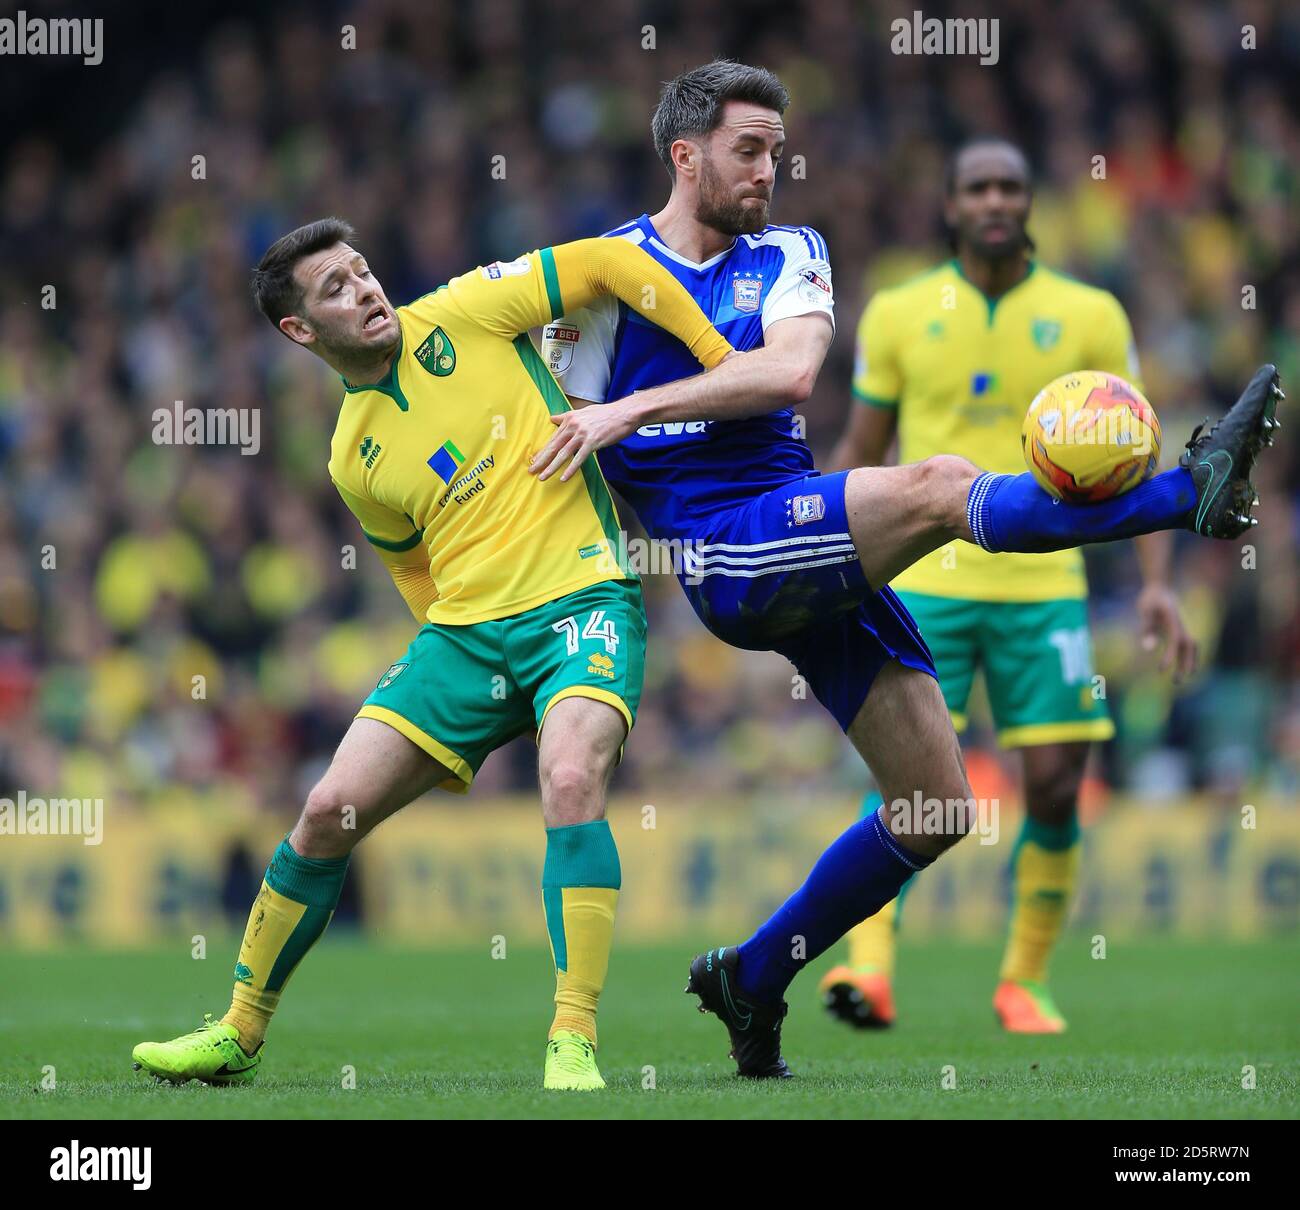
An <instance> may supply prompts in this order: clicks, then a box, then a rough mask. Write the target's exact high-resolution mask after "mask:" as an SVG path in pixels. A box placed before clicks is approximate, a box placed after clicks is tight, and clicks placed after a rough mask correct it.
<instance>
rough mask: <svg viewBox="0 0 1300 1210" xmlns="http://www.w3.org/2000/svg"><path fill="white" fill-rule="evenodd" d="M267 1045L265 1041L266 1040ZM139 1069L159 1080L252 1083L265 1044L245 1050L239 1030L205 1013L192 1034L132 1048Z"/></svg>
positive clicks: (133, 1057) (178, 1082)
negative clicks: (248, 1051)
mask: <svg viewBox="0 0 1300 1210" xmlns="http://www.w3.org/2000/svg"><path fill="white" fill-rule="evenodd" d="M263 1045H264V1044H263ZM131 1060H132V1064H133V1066H134V1067H135V1069H136V1071H147V1072H148V1073H149V1074H150V1075H151V1076H153V1078H154V1079H155V1080H159V1081H161V1080H170V1081H171V1082H172V1083H173V1084H184V1083H185V1082H186V1081H187V1080H201V1081H202V1082H203V1083H204V1084H250V1083H252V1081H253V1078H254V1077H255V1076H256V1075H257V1069H258V1067H259V1066H260V1065H261V1062H262V1046H258V1048H257V1049H256V1050H255V1051H254V1052H253V1053H252V1054H251V1055H249V1054H245V1053H244V1051H243V1049H242V1048H241V1047H240V1045H239V1030H237V1029H236V1028H235V1027H234V1026H233V1025H227V1024H226V1023H225V1022H224V1021H214V1020H213V1019H212V1014H211V1013H204V1015H203V1024H202V1025H200V1026H199V1028H198V1029H196V1030H195V1031H194V1032H193V1033H192V1034H182V1035H181V1037H179V1038H173V1039H172V1040H171V1041H170V1042H141V1043H140V1044H139V1045H138V1046H137V1047H136V1048H135V1049H134V1050H133V1051H132V1052H131Z"/></svg>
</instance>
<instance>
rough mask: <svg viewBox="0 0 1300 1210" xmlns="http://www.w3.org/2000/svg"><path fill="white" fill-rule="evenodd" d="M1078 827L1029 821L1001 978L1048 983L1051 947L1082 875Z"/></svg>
mask: <svg viewBox="0 0 1300 1210" xmlns="http://www.w3.org/2000/svg"><path fill="white" fill-rule="evenodd" d="M1078 835H1079V832H1078V826H1077V824H1069V825H1065V826H1062V827H1050V826H1048V825H1044V824H1040V823H1038V822H1037V821H1036V820H1033V819H1026V820H1025V826H1024V829H1023V830H1022V832H1021V835H1020V840H1019V842H1018V843H1017V845H1016V851H1015V855H1014V856H1013V858H1012V863H1013V886H1014V900H1013V903H1012V909H1011V928H1010V933H1009V935H1008V937H1007V948H1006V952H1005V954H1004V955H1003V958H1002V972H1001V978H1003V979H1015V980H1018V981H1022V982H1030V983H1045V982H1046V981H1047V965H1048V961H1049V959H1050V958H1051V954H1052V947H1053V946H1054V945H1055V944H1056V939H1057V937H1059V936H1060V933H1061V928H1062V926H1063V925H1064V924H1065V918H1066V916H1067V915H1068V913H1069V910H1070V903H1071V901H1072V899H1073V897H1074V886H1075V882H1076V881H1077V879H1078V873H1079V840H1078Z"/></svg>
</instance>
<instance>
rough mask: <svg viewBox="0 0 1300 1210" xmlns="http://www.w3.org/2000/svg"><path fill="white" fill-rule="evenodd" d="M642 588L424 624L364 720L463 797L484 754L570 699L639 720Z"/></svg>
mask: <svg viewBox="0 0 1300 1210" xmlns="http://www.w3.org/2000/svg"><path fill="white" fill-rule="evenodd" d="M645 640H646V618H645V606H644V604H643V602H642V599H641V585H640V584H639V583H637V582H636V581H630V580H606V581H604V582H602V583H600V584H593V585H592V586H591V587H589V588H584V589H581V590H580V591H578V592H573V593H569V594H568V595H567V596H563V597H559V598H557V599H556V600H554V601H550V602H548V603H547V604H545V605H539V606H537V607H536V608H535V609H529V610H527V611H526V612H524V613H520V614H515V615H514V616H513V617H509V618H500V619H498V620H496V621H492V622H476V623H473V624H471V625H468V626H445V625H437V624H435V623H427V624H426V625H425V626H423V627H422V628H421V630H420V632H419V634H417V635H416V636H415V639H414V640H413V641H412V643H411V645H410V647H408V648H407V651H406V654H405V655H404V656H402V658H401V659H400V660H399V661H398V662H397V663H396V664H394V665H393V666H392V667H391V668H389V670H388V671H387V672H385V673H384V675H383V676H382V677H381V678H380V680H379V684H378V685H376V686H375V690H374V692H373V693H372V694H371V695H370V696H369V697H368V698H366V700H365V704H364V705H363V706H362V707H361V709H360V710H359V711H357V717H358V718H373V719H377V720H378V721H379V722H381V723H387V724H388V725H389V726H390V727H393V728H395V729H396V730H398V731H400V732H401V733H402V734H403V735H405V736H406V738H407V739H409V740H410V741H411V742H412V743H415V744H418V745H419V746H420V747H421V748H423V749H424V750H425V751H426V752H427V753H429V755H430V756H432V757H434V758H435V759H436V760H438V761H441V762H442V763H443V764H444V765H446V766H447V768H448V769H450V770H451V771H452V773H453V774H454V775H455V776H454V777H453V778H449V779H447V780H446V781H444V782H443V783H442V785H441V786H440V788H441V789H443V790H449V791H451V792H452V793H456V794H464V793H465V792H466V791H467V790H468V789H469V787H470V783H471V782H473V780H474V775H475V774H476V773H477V772H478V770H479V766H481V765H482V764H483V762H484V761H485V760H486V759H487V757H488V754H489V753H490V752H492V751H494V750H495V749H497V748H499V747H501V746H502V745H503V744H505V743H507V742H508V741H509V740H512V739H514V738H515V736H517V735H522V734H524V733H525V732H527V731H530V730H532V731H536V732H537V733H540V732H541V729H542V724H543V723H544V722H545V720H546V714H547V711H549V710H550V709H551V707H552V706H554V705H555V703H556V702H559V701H563V700H564V699H565V698H566V697H586V698H593V699H594V700H596V701H598V702H608V703H609V705H611V706H613V707H614V709H615V710H617V711H618V712H619V713H620V714H621V715H622V716H623V720H624V721H625V722H626V723H627V726H628V729H629V730H630V729H631V727H632V723H633V721H634V720H635V718H636V708H637V705H638V703H639V702H640V700H641V684H642V681H643V679H644V676H645Z"/></svg>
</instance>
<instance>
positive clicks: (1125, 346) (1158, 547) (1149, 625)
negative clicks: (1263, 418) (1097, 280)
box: [1091, 294, 1197, 681]
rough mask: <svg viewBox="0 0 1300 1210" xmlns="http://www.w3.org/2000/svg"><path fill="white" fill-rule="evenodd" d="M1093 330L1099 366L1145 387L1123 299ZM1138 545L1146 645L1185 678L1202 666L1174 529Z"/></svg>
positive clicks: (1164, 667)
mask: <svg viewBox="0 0 1300 1210" xmlns="http://www.w3.org/2000/svg"><path fill="white" fill-rule="evenodd" d="M1093 331H1094V339H1095V342H1096V343H1095V346H1094V349H1093V353H1092V358H1091V360H1092V363H1093V366H1094V367H1095V368H1096V369H1099V370H1104V371H1105V372H1106V373H1108V374H1118V375H1119V376H1120V377H1121V378H1124V379H1126V380H1127V381H1129V382H1131V383H1132V384H1133V385H1134V386H1135V387H1137V388H1138V390H1141V389H1142V378H1141V372H1140V367H1139V366H1138V358H1137V344H1136V342H1135V341H1134V339H1133V328H1132V326H1131V325H1130V324H1129V321H1128V316H1127V315H1125V314H1124V308H1123V307H1122V306H1120V304H1119V300H1118V299H1116V298H1114V297H1113V296H1112V295H1109V294H1107V295H1106V296H1105V297H1104V300H1103V304H1102V309H1101V314H1100V316H1099V318H1098V321H1097V323H1096V325H1095V327H1094V329H1093ZM1133 549H1134V553H1135V554H1136V555H1137V561H1138V568H1139V570H1140V572H1141V575H1142V590H1141V592H1139V593H1138V599H1137V612H1138V623H1139V627H1140V630H1141V635H1142V647H1143V649H1144V650H1146V651H1156V650H1158V649H1160V648H1162V647H1163V652H1162V654H1161V658H1160V670H1161V671H1162V672H1167V671H1169V670H1170V669H1172V670H1173V674H1174V680H1175V681H1182V680H1184V679H1186V678H1187V677H1188V676H1190V675H1191V673H1192V672H1193V671H1194V670H1195V668H1196V658H1197V650H1196V640H1195V639H1193V638H1192V636H1191V635H1190V634H1189V633H1188V630H1187V627H1186V626H1185V625H1184V623H1183V618H1182V614H1181V613H1180V611H1179V608H1178V597H1177V595H1176V594H1175V593H1174V590H1173V587H1172V585H1171V584H1170V574H1169V569H1170V564H1171V561H1172V554H1173V534H1172V533H1170V532H1169V531H1167V530H1165V531H1161V532H1159V533H1154V534H1142V535H1140V536H1139V537H1137V538H1134V539H1133Z"/></svg>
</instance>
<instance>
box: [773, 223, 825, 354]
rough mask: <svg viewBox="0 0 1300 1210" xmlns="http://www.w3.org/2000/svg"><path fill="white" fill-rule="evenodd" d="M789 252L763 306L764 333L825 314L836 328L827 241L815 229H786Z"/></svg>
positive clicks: (784, 244) (783, 240) (787, 251)
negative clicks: (787, 321)
mask: <svg viewBox="0 0 1300 1210" xmlns="http://www.w3.org/2000/svg"><path fill="white" fill-rule="evenodd" d="M781 234H782V236H783V237H784V238H783V239H782V241H781V242H782V245H783V251H784V252H785V257H784V260H783V262H782V264H781V271H780V273H779V275H778V276H777V279H776V284H775V285H774V286H773V287H772V288H771V289H770V290H769V291H768V292H767V298H766V300H765V301H764V303H763V330H764V331H766V330H767V329H768V328H770V327H771V326H772V325H773V324H774V323H779V322H780V321H781V320H783V319H794V318H796V317H797V316H800V315H825V316H826V318H827V319H829V320H830V321H831V327H832V328H833V327H834V326H835V291H834V289H833V288H832V286H831V262H830V255H829V253H828V252H827V249H826V241H825V240H823V239H822V237H821V236H820V235H818V234H817V232H816V231H814V230H813V229H812V228H811V227H796V228H794V229H792V230H789V231H785V230H782V233H781Z"/></svg>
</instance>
